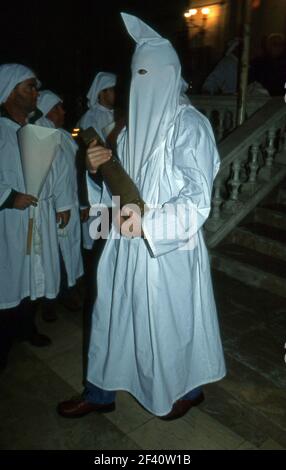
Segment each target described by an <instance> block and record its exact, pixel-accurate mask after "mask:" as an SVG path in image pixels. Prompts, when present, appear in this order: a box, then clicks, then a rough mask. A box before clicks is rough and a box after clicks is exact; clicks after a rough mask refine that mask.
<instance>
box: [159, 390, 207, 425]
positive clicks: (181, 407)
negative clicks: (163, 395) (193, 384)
mask: <svg viewBox="0 0 286 470" xmlns="http://www.w3.org/2000/svg"><path fill="white" fill-rule="evenodd" d="M204 399H205V396H204V394H203V392H202V393H200V395H198V396H197V398H195V399H194V400H177V401H176V402H175V403H174V405H173V408H172V409H171V411H170V413H168V414H167V415H165V416H160V418H161V419H164V420H165V421H172V420H174V419H178V418H181V417H182V416H184V415H185V414H186V413H187V412H188V411H189V410H190V409H191V408H192V407H193V406H198V405H199V404H200V403H202V402H203V401H204Z"/></svg>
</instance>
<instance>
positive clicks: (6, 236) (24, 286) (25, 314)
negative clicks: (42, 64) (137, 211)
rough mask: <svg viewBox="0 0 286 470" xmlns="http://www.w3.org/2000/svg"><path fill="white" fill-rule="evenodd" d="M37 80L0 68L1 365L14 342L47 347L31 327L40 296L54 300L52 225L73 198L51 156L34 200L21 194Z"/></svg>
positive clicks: (56, 277) (21, 69)
mask: <svg viewBox="0 0 286 470" xmlns="http://www.w3.org/2000/svg"><path fill="white" fill-rule="evenodd" d="M38 83H39V82H38V80H37V78H36V76H35V74H34V73H33V72H32V71H31V70H30V69H29V68H27V67H25V66H23V65H20V64H4V65H1V66H0V105H1V117H0V149H1V157H0V335H1V337H0V362H1V363H2V366H3V367H4V366H5V365H6V362H7V356H8V352H9V349H10V347H11V345H12V342H13V340H14V339H15V337H17V336H20V337H21V339H25V340H28V341H30V343H31V344H33V345H35V346H46V345H48V344H50V340H49V338H47V337H46V336H44V335H39V333H38V332H37V329H36V326H35V313H36V302H32V301H33V300H35V299H37V298H39V297H47V298H54V297H56V296H57V294H58V290H59V285H60V264H59V250H58V241H57V222H59V223H60V224H61V225H62V226H65V225H66V224H67V223H68V220H69V211H70V209H71V208H72V204H73V194H72V191H71V189H70V188H71V185H70V184H68V183H69V175H68V171H67V168H66V167H67V166H66V164H65V162H64V161H63V160H62V159H60V158H57V157H58V155H56V156H55V158H54V161H53V163H52V166H51V168H50V171H49V174H48V176H47V178H46V181H45V183H44V186H43V189H42V191H41V194H40V196H39V199H38V200H37V199H36V198H35V197H33V196H31V195H28V194H26V191H25V184H24V177H23V171H22V166H21V158H20V152H19V146H18V139H17V131H18V130H19V129H20V127H21V126H23V125H25V124H26V123H27V122H28V116H29V115H30V113H31V112H33V111H34V110H35V108H36V104H37V95H38V91H37V86H38ZM31 205H33V206H35V207H34V225H33V237H32V248H31V254H30V255H28V254H27V253H26V245H27V234H28V221H29V207H30V206H31Z"/></svg>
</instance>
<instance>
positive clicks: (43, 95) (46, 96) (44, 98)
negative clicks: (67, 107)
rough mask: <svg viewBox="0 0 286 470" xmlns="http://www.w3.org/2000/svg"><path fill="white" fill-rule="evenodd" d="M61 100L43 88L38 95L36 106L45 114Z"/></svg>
mask: <svg viewBox="0 0 286 470" xmlns="http://www.w3.org/2000/svg"><path fill="white" fill-rule="evenodd" d="M62 102H63V100H62V99H61V98H60V97H59V96H58V95H56V94H55V93H53V92H52V91H50V90H43V91H41V92H40V94H39V96H38V102H37V107H38V109H39V110H40V111H42V113H43V115H44V116H46V115H47V114H48V112H49V111H51V109H52V108H53V107H54V106H56V104H58V103H62Z"/></svg>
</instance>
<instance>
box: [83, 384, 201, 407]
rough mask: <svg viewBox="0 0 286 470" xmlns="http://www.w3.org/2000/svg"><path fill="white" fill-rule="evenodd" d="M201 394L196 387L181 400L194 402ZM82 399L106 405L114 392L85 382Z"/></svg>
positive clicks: (113, 397)
mask: <svg viewBox="0 0 286 470" xmlns="http://www.w3.org/2000/svg"><path fill="white" fill-rule="evenodd" d="M201 393H202V387H197V388H194V389H193V390H191V391H190V392H188V393H187V394H186V395H184V396H183V397H182V398H181V400H194V399H195V398H197V397H198V396H199V395H200V394H201ZM83 396H84V399H85V400H86V401H88V402H89V403H98V404H104V403H106V404H108V403H113V402H114V401H115V397H116V392H115V391H108V390H102V388H99V387H97V386H96V385H93V384H92V383H91V382H86V386H85V390H84V394H83Z"/></svg>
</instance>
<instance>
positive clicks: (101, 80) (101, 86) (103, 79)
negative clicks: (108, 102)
mask: <svg viewBox="0 0 286 470" xmlns="http://www.w3.org/2000/svg"><path fill="white" fill-rule="evenodd" d="M115 85H116V75H114V74H113V73H109V72H99V73H98V74H97V75H96V76H95V79H94V80H93V82H92V85H91V87H90V89H89V91H88V93H87V95H86V97H87V99H88V107H89V108H93V107H94V106H95V105H96V104H97V103H98V95H99V93H100V92H101V91H102V90H105V89H106V88H112V87H114V86H115Z"/></svg>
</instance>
